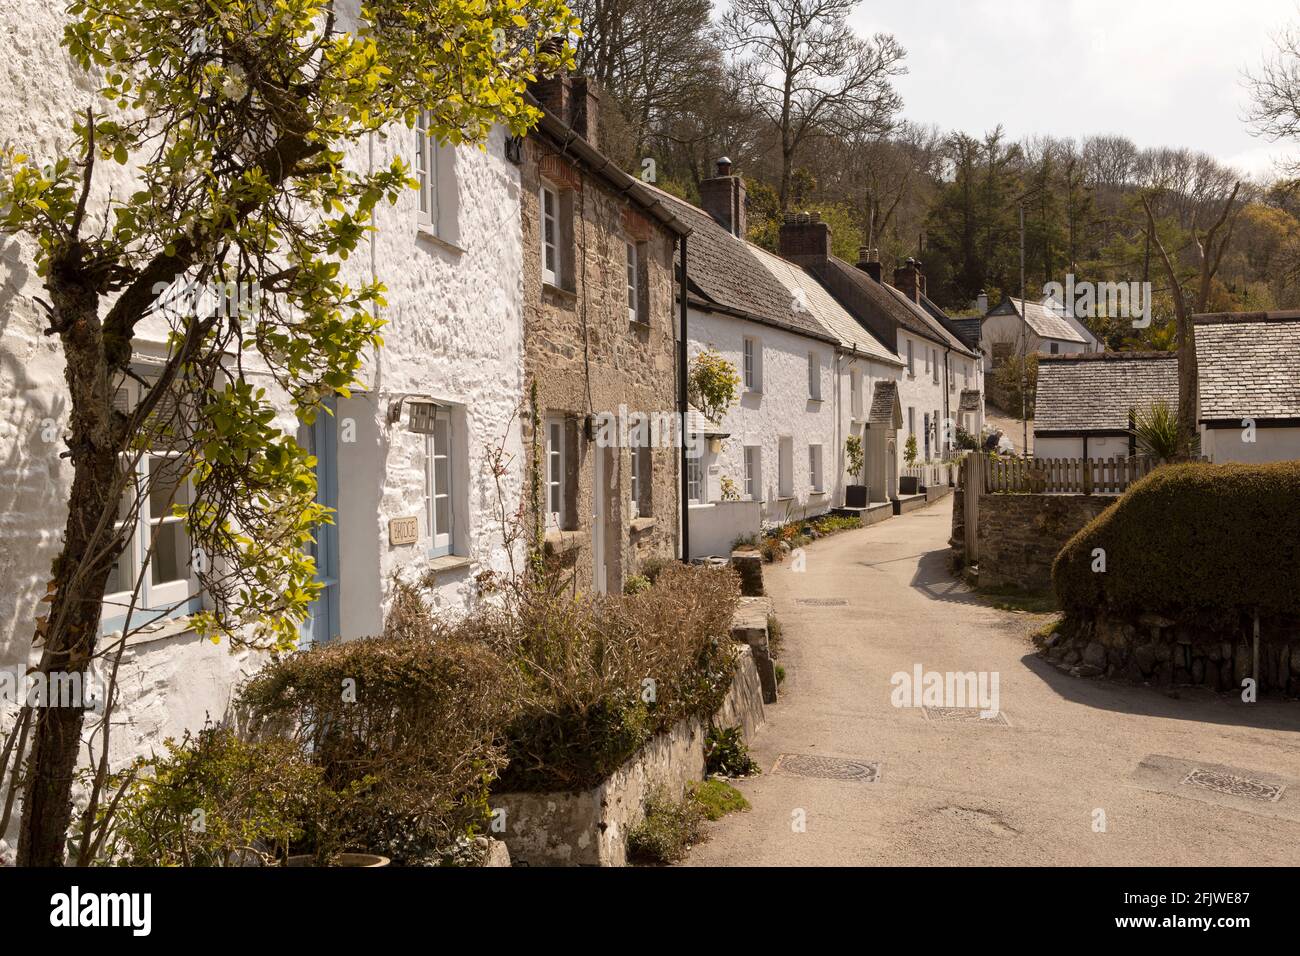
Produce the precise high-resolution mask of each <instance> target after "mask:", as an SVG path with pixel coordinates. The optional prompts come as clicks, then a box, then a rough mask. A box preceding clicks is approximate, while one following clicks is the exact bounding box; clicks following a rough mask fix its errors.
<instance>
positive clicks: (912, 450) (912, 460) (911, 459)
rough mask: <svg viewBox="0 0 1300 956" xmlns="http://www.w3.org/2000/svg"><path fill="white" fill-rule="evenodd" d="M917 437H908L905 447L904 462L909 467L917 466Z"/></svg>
mask: <svg viewBox="0 0 1300 956" xmlns="http://www.w3.org/2000/svg"><path fill="white" fill-rule="evenodd" d="M916 455H917V451H916V436H915V435H908V436H907V442H906V443H905V444H904V445H903V461H905V462H907V463H908V464H909V465H915V464H916Z"/></svg>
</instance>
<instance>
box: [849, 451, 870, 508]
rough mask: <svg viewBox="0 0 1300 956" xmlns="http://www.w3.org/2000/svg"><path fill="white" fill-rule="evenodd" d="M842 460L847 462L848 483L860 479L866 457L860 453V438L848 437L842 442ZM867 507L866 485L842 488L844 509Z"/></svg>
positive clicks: (851, 485)
mask: <svg viewBox="0 0 1300 956" xmlns="http://www.w3.org/2000/svg"><path fill="white" fill-rule="evenodd" d="M844 458H845V460H846V461H847V462H848V475H849V479H850V481H851V480H853V479H855V478H857V479H860V478H861V477H862V468H863V466H864V465H865V464H866V456H865V455H863V452H862V436H860V435H850V436H849V437H848V438H847V439H845V441H844ZM866 506H867V486H866V485H853V484H850V485H846V486H845V487H844V507H846V508H865V507H866Z"/></svg>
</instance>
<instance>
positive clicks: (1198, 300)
mask: <svg viewBox="0 0 1300 956" xmlns="http://www.w3.org/2000/svg"><path fill="white" fill-rule="evenodd" d="M1240 189H1241V183H1236V184H1234V185H1233V187H1232V192H1231V193H1229V194H1228V198H1227V199H1226V200H1224V202H1223V206H1222V209H1221V210H1220V211H1219V213H1218V216H1217V218H1215V219H1214V220H1213V222H1212V223H1211V224H1210V226H1209V228H1207V229H1204V230H1202V229H1200V228H1198V226H1197V224H1196V223H1195V222H1193V224H1192V241H1193V243H1194V245H1195V248H1196V255H1197V270H1196V277H1195V278H1196V291H1195V298H1194V299H1192V300H1191V301H1190V302H1189V301H1188V297H1187V295H1186V294H1185V293H1184V291H1183V280H1182V279H1181V278H1180V277H1179V274H1178V269H1177V267H1176V266H1175V265H1174V262H1173V260H1172V259H1171V258H1170V256H1169V253H1168V252H1167V251H1166V250H1165V246H1164V243H1163V242H1162V241H1161V239H1160V234H1159V232H1158V231H1157V229H1156V218H1155V214H1154V213H1153V212H1152V211H1151V202H1150V200H1149V199H1148V197H1147V196H1146V195H1143V196H1142V208H1143V209H1144V210H1145V211H1146V217H1147V236H1148V238H1149V239H1150V241H1151V243H1152V244H1153V245H1154V246H1155V248H1156V251H1157V252H1158V253H1159V255H1160V261H1161V263H1162V264H1163V265H1164V269H1165V276H1166V278H1167V279H1168V280H1169V292H1170V295H1171V296H1172V297H1173V304H1174V322H1175V324H1176V326H1177V330H1178V427H1179V431H1180V433H1181V437H1182V443H1183V448H1184V452H1183V453H1184V454H1191V453H1192V449H1193V448H1194V447H1195V445H1196V441H1197V434H1198V432H1197V426H1196V401H1197V381H1198V375H1197V366H1196V327H1195V324H1194V323H1193V322H1192V316H1193V315H1194V314H1195V313H1197V312H1205V311H1206V310H1207V308H1208V306H1209V301H1210V291H1211V288H1212V283H1213V281H1214V276H1215V274H1216V273H1217V272H1218V271H1219V266H1220V265H1221V264H1222V262H1223V254H1224V252H1225V251H1226V250H1227V248H1228V245H1229V243H1231V242H1232V231H1233V227H1234V225H1235V224H1236V220H1237V216H1238V214H1239V213H1240V212H1241V207H1240V206H1238V205H1237V193H1238V192H1239V191H1240Z"/></svg>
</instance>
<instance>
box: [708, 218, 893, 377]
mask: <svg viewBox="0 0 1300 956" xmlns="http://www.w3.org/2000/svg"><path fill="white" fill-rule="evenodd" d="M749 251H750V253H751V254H752V255H754V256H755V257H757V258H758V260H759V261H760V262H761V263H763V265H764V266H766V267H767V269H768V271H769V272H771V273H772V274H773V275H774V276H776V278H777V279H778V280H779V281H780V282H781V284H782V285H784V286H785V287H786V288H787V289H788V290H789V292H790V297H791V298H795V299H797V301H798V302H799V304H800V305H802V306H805V307H806V308H807V310H808V311H809V312H810V313H811V314H812V316H813V318H814V319H816V320H817V321H818V322H820V323H821V325H822V326H824V327H825V328H826V330H827V331H828V332H830V333H831V334H833V335H835V336H836V337H837V338H838V339H839V340H840V345H841V346H843V347H844V348H846V349H848V348H856V349H857V350H858V352H859V353H865V355H867V356H868V357H870V358H873V359H876V360H878V361H882V362H888V363H890V364H891V365H897V366H899V367H900V368H901V367H902V365H903V362H902V361H901V360H900V359H899V357H898V355H897V353H895V352H894V351H893V350H892V349H890V348H887V347H886V346H885V345H883V344H881V342H880V340H879V339H877V338H876V337H875V336H874V335H872V334H871V333H870V332H868V331H867V330H866V329H865V328H863V327H862V326H861V325H860V324H858V321H857V320H856V319H855V318H853V316H851V315H849V313H848V312H846V311H845V310H844V307H843V306H842V305H840V304H839V302H838V301H836V299H835V297H834V296H833V295H831V294H830V293H829V292H827V291H826V289H825V288H823V286H822V284H821V283H820V282H818V281H817V280H816V279H814V278H813V277H812V276H811V275H809V274H808V273H807V272H805V271H804V270H803V269H801V268H800V267H799V266H797V265H795V264H794V263H793V262H788V261H787V260H785V259H782V258H780V257H779V256H774V255H772V253H770V252H768V251H767V250H766V249H760V248H759V247H758V246H755V245H752V244H750V248H749ZM690 256H691V253H690V251H689V247H688V250H687V258H688V259H689V258H690Z"/></svg>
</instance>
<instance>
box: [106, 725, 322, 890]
mask: <svg viewBox="0 0 1300 956" xmlns="http://www.w3.org/2000/svg"><path fill="white" fill-rule="evenodd" d="M163 746H164V749H165V750H166V753H164V754H162V755H155V756H153V757H148V758H143V757H142V758H140V759H139V760H137V761H136V762H135V764H134V765H133V766H132V767H131V768H130V769H128V770H126V771H123V772H122V773H121V774H118V775H117V776H116V777H115V778H114V779H113V781H111V783H110V789H111V790H113V791H115V792H117V793H118V800H117V805H116V807H115V808H114V809H113V811H112V814H111V822H110V823H109V831H108V838H107V840H106V842H105V845H104V846H105V858H106V860H107V861H109V862H112V863H114V864H117V865H122V866H246V865H250V864H254V863H259V862H260V863H269V862H271V861H272V860H273V859H275V858H277V857H279V858H281V859H282V858H283V857H284V856H285V855H287V853H288V848H289V846H290V845H291V844H292V843H294V842H296V841H298V840H299V839H300V838H302V836H303V834H304V832H305V830H306V828H307V826H308V821H311V820H313V819H316V818H318V817H319V815H320V813H321V811H322V810H327V809H330V808H329V807H328V806H325V805H323V804H322V803H321V802H320V801H321V800H322V798H323V797H324V796H325V792H324V791H323V789H322V787H321V781H322V771H321V769H320V768H319V767H315V766H313V765H312V764H311V763H310V761H308V760H307V759H306V757H305V756H304V755H303V754H302V752H301V751H300V750H299V748H298V747H296V746H295V745H294V744H292V743H290V742H289V741H285V740H268V741H261V742H253V741H247V740H242V739H240V738H239V737H238V736H237V735H236V734H235V733H234V731H232V730H229V729H227V728H220V727H205V728H204V729H203V730H200V731H199V732H198V733H197V734H194V735H190V734H186V736H185V737H184V738H183V739H182V740H181V741H180V742H179V743H178V742H176V741H175V740H172V739H168V740H166V741H165V742H164V744H163ZM108 816H109V813H108V810H107V809H105V810H103V811H102V812H101V817H104V818H107V817H108Z"/></svg>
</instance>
